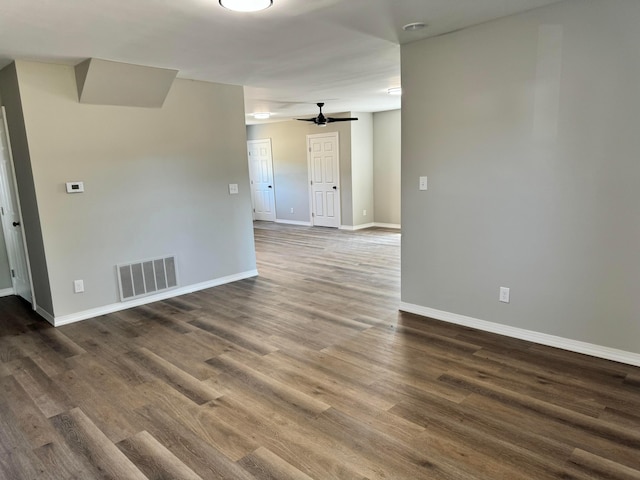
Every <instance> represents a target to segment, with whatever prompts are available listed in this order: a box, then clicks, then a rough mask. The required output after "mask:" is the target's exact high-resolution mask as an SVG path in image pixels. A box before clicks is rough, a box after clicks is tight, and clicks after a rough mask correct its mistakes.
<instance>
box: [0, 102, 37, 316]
mask: <svg viewBox="0 0 640 480" xmlns="http://www.w3.org/2000/svg"><path fill="white" fill-rule="evenodd" d="M0 110H2V122H3V123H4V133H5V140H6V141H7V152H8V154H9V166H10V167H11V174H10V176H11V178H6V177H5V176H4V175H2V174H1V173H0V177H1V178H0V182H1V184H2V188H3V190H4V192H5V193H4V197H5V200H6V201H7V202H12V201H13V199H12V198H11V194H10V193H9V191H8V189H10V188H13V191H14V192H15V197H16V205H14V207H15V209H16V211H17V212H18V218H19V219H20V229H21V230H22V248H23V249H24V257H25V262H26V265H27V275H28V277H29V289H30V290H31V292H30V293H31V308H33V310H36V309H37V304H36V293H35V291H34V289H33V275H32V274H31V262H30V261H29V249H28V248H27V233H26V232H25V229H24V218H23V217H22V206H21V205H20V192H19V190H18V180H17V178H16V166H15V162H14V161H13V150H12V148H11V135H10V132H9V122H8V121H7V111H6V109H5V107H4V105H2V106H1V107H0ZM2 218H3V220H2V226H3V228H2V234H3V236H4V240H5V247H6V248H7V250H8V249H9V244H8V242H7V232H6V231H5V226H6V225H7V224H8V221H5V220H4V219H5V218H6V217H5V216H4V215H3V216H2ZM7 256H9V252H8V251H7ZM11 284H12V285H13V280H12V282H11ZM14 293H16V292H15V291H14Z"/></svg>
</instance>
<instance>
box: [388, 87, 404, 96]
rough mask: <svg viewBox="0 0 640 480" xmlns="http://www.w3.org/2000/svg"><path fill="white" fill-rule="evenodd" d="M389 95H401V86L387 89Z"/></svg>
mask: <svg viewBox="0 0 640 480" xmlns="http://www.w3.org/2000/svg"><path fill="white" fill-rule="evenodd" d="M387 93H388V94H389V95H402V87H393V88H390V89H389V90H387Z"/></svg>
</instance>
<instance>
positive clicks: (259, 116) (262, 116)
mask: <svg viewBox="0 0 640 480" xmlns="http://www.w3.org/2000/svg"><path fill="white" fill-rule="evenodd" d="M270 116H271V113H269V112H256V113H254V114H253V118H255V119H256V120H266V119H267V118H269V117H270Z"/></svg>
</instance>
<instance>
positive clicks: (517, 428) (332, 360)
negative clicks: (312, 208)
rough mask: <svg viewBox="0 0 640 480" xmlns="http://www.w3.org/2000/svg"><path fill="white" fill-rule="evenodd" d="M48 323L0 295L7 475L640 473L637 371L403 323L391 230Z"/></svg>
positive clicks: (261, 228) (297, 247)
mask: <svg viewBox="0 0 640 480" xmlns="http://www.w3.org/2000/svg"><path fill="white" fill-rule="evenodd" d="M255 234H256V249H257V254H258V268H259V271H260V276H259V277H257V278H254V279H248V280H243V281H240V282H236V283H233V284H229V285H224V286H220V287H217V288H213V289H209V290H205V291H201V292H197V293H193V294H190V295H185V296H182V297H178V298H174V299H170V300H166V301H163V302H159V303H155V304H150V305H147V306H143V307H139V308H135V309H131V310H126V311H122V312H118V313H114V314H110V315H105V316H103V317H100V318H96V319H92V320H87V321H84V322H80V323H76V324H73V325H68V326H65V327H60V328H57V329H54V328H51V327H50V326H48V324H46V323H45V322H44V321H42V320H40V319H39V318H38V317H37V316H36V315H34V314H33V313H32V312H31V311H30V310H29V309H28V308H27V305H25V304H24V303H23V302H22V301H21V300H19V299H17V298H16V297H7V298H2V299H0V478H3V479H11V480H14V479H55V480H58V479H72V478H74V479H83V480H84V479H92V478H109V479H138V478H140V479H143V478H148V479H222V478H225V479H240V480H242V479H278V480H282V479H285V480H286V479H306V480H308V479H317V480H327V479H455V480H461V479H462V480H464V479H488V480H489V479H490V480H496V479H510V480H512V479H535V480H543V479H594V478H595V479H640V369H638V368H635V367H631V366H626V365H622V364H617V363H614V362H609V361H605V360H599V359H595V358H590V357H587V356H583V355H579V354H573V353H569V352H563V351H560V350H555V349H552V348H547V347H543V346H540V345H534V344H530V343H527V342H524V341H519V340H514V339H509V338H505V337H500V336H498V335H493V334H489V333H484V332H479V331H475V330H472V329H468V328H463V327H458V326H454V325H449V324H445V323H442V322H438V321H435V320H430V319H425V318H421V317H417V316H414V315H409V314H402V313H399V312H398V310H397V308H398V303H399V285H400V271H399V256H400V234H399V233H397V232H394V231H391V230H383V229H370V230H365V231H359V232H346V231H336V230H331V229H322V228H307V227H295V226H283V225H276V224H269V223H256V225H255Z"/></svg>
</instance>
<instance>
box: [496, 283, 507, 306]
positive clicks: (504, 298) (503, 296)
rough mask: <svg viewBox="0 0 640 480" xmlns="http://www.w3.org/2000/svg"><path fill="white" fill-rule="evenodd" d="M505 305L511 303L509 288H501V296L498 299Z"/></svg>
mask: <svg viewBox="0 0 640 480" xmlns="http://www.w3.org/2000/svg"><path fill="white" fill-rule="evenodd" d="M498 300H500V301H501V302H503V303H509V288H508V287H500V295H499V297H498Z"/></svg>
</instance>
